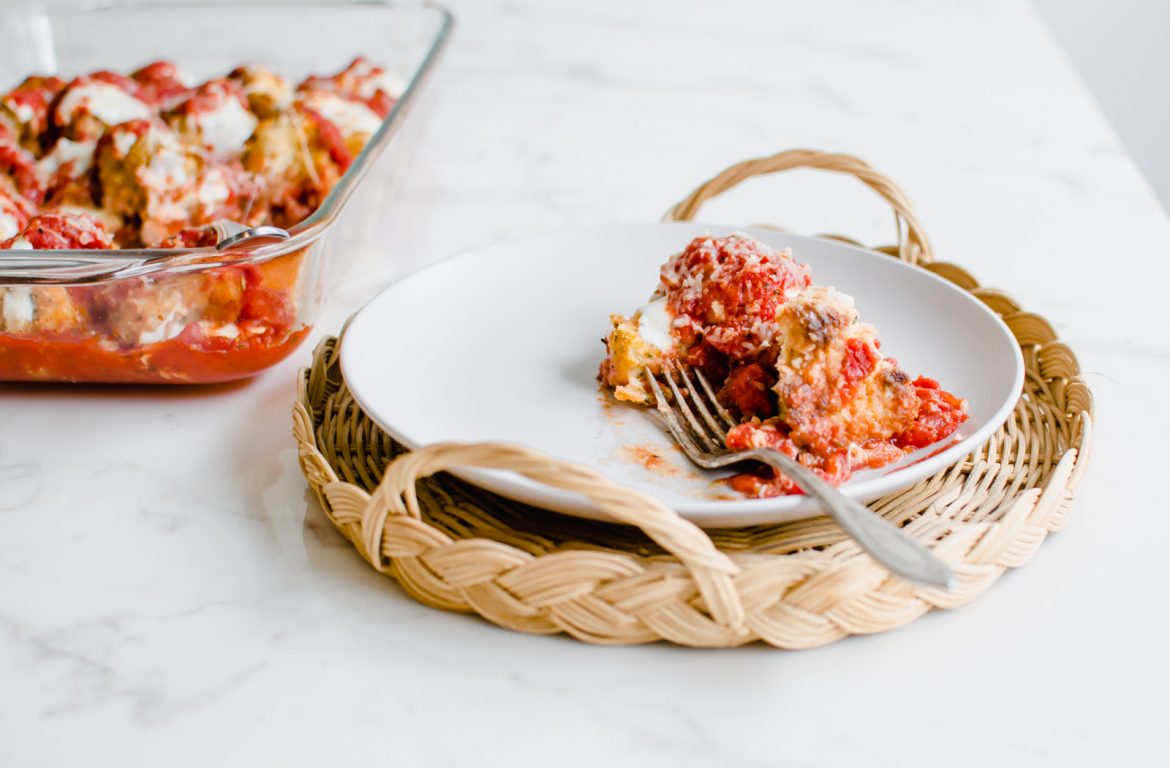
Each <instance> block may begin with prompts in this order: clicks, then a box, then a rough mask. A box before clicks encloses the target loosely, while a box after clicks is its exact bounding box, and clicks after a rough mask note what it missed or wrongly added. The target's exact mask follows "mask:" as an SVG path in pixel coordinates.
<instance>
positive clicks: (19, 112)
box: [3, 99, 37, 125]
mask: <svg viewBox="0 0 1170 768" xmlns="http://www.w3.org/2000/svg"><path fill="white" fill-rule="evenodd" d="M3 103H4V106H6V107H8V109H9V111H10V112H12V114H13V115H15V116H16V119H17V120H19V121H20V123H21V125H26V124H28V123H30V122H32V119H33V118H34V117H36V116H37V111H36V110H35V109H33V108H32V106H31V105H29V104H25V103H23V102H19V101H16V100H15V99H5V100H4V102H3Z"/></svg>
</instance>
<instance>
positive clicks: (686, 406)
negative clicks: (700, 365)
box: [646, 361, 736, 461]
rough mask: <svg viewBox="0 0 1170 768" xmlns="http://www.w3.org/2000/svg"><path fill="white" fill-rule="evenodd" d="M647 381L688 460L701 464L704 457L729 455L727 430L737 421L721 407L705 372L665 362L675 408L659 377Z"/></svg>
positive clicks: (667, 424) (648, 375)
mask: <svg viewBox="0 0 1170 768" xmlns="http://www.w3.org/2000/svg"><path fill="white" fill-rule="evenodd" d="M646 378H647V379H649V382H650V389H651V391H652V392H653V393H654V404H655V406H656V407H657V408H658V412H659V413H661V414H662V418H663V420H665V421H666V426H667V429H669V430H670V433H671V435H673V436H674V439H675V440H677V441H678V444H679V446H680V447H682V449H683V451H684V452H686V454H687V456H689V457H690V458H691V459H692V460H694V461H698V459H700V458H702V455H703V454H706V456H708V457H710V456H718V455H722V454H726V453H728V450H727V445H726V442H725V440H726V437H727V430H728V429H730V428H731V427H734V426H735V425H736V421H735V419H734V418H732V416H731V414H730V413H728V412H727V409H726V408H724V407H723V406H722V405H720V404H719V400H718V398H716V397H715V390H714V388H712V386H711V384H710V382H708V381H707V378H706V377H705V376H703V374H702V372H701V371H699V370H697V369H691V368H689V367H687V366H685V365H681V364H677V363H674V362H671V361H664V362H663V364H662V379H663V380H665V382H666V385H667V387H668V388H669V389H670V393H671V394H672V395H673V396H674V397H673V400H674V405H673V407H672V405H671V402H670V400H669V399H668V398H667V397H666V393H665V392H664V391H663V389H662V387H661V385H660V384H659V383H658V380H657V377H655V376H652V375H650V374H649V373H647V375H646ZM696 381H697V382H698V384H697V385H696V383H695V382H696ZM696 412H697V415H696ZM716 416H718V418H716Z"/></svg>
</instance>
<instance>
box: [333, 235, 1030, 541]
mask: <svg viewBox="0 0 1170 768" xmlns="http://www.w3.org/2000/svg"><path fill="white" fill-rule="evenodd" d="M599 227H606V228H607V229H608V230H609V231H610V232H612V230H613V229H614V228H622V229H645V230H651V229H666V228H671V229H694V228H696V227H699V228H717V229H727V230H733V231H736V232H742V233H745V234H748V235H749V236H752V237H757V235H756V234H753V233H758V234H759V235H762V236H768V235H777V234H779V235H783V236H784V237H786V238H793V239H795V240H803V241H809V242H816V243H819V244H828V245H829V246H830V247H833V248H841V249H848V250H852V251H858V252H861V253H862V254H863V255H864V256H865V257H866V258H882V257H885V258H889V259H891V261H893V262H895V263H896V264H897V265H899V266H900V267H906V268H910V269H916V270H918V271H919V273H920V274H921V275H923V276H925V277H926V278H928V279H931V280H934V281H935V282H937V283H938V284H940V285H941V286H943V287H944V289H945V290H948V291H950V292H952V293H954V294H956V295H957V297H958V298H959V300H962V301H966V302H969V303H971V304H973V305H974V306H975V307H976V308H977V309H978V310H979V311H981V312H982V313H983V314H984V315H985V316H987V317H988V318H990V319H991V320H992V322H993V324H994V325H995V326H996V327H997V330H998V331H999V332H1000V334H1002V335H1003V337H1004V338H1005V339H1007V340H1009V341H1010V342H1011V343H1010V344H1009V345H1008V348H1009V349H1010V350H1011V351H1012V352H1013V361H1012V362H1013V366H1014V371H1013V384H1012V391H1014V392H1016V393H1017V394H1016V395H1014V396H1013V397H1011V398H1009V399H1007V400H1005V401H1004V402H1003V403H1001V404H1000V406H999V408H998V410H996V412H995V413H994V414H993V415H992V416H991V417H990V418H989V419H988V420H987V422H986V423H985V424H984V425H983V426H982V427H980V428H979V429H977V430H975V431H974V432H973V433H972V434H971V435H968V436H967V437H965V438H963V439H962V440H959V441H957V442H955V443H954V444H952V445H948V446H946V447H945V448H942V449H941V450H937V451H936V452H934V453H932V454H929V455H927V456H925V457H923V458H922V459H920V460H918V461H916V462H913V463H911V464H909V465H907V466H906V467H903V468H901V469H899V470H895V471H893V472H890V473H887V474H884V475H878V476H875V477H873V478H868V479H866V480H863V481H860V482H858V483H853V484H850V483H846V484H844V485H843V486H842V487H841V489H842V491H843V492H844V493H845V494H846V495H848V496H850V497H852V498H856V499H858V500H860V501H862V502H863V503H866V502H869V501H872V500H875V499H877V498H880V497H882V496H885V495H887V494H890V493H895V492H897V491H900V490H903V489H905V488H908V487H910V486H911V485H913V484H914V483H918V482H921V481H922V480H925V479H927V478H929V477H930V476H931V475H933V474H936V473H937V472H939V471H941V470H943V469H945V468H947V467H950V466H951V465H953V464H954V463H955V462H956V461H958V460H960V459H962V457H963V456H965V455H967V454H969V453H971V452H972V451H973V450H975V448H977V447H978V446H979V445H982V444H983V442H985V441H986V440H987V439H988V438H989V437H990V436H991V435H992V434H994V433H995V431H996V430H998V429H999V428H1000V427H1002V426H1003V424H1004V423H1005V422H1006V421H1007V420H1008V418H1009V417H1010V416H1011V413H1012V412H1013V411H1014V410H1015V408H1016V406H1017V405H1018V403H1019V399H1020V396H1021V395H1022V393H1023V383H1024V376H1025V366H1024V359H1023V353H1022V351H1021V349H1020V347H1019V343H1018V341H1017V340H1016V339H1015V336H1014V335H1013V334H1012V332H1011V329H1010V328H1009V327H1008V325H1007V323H1005V322H1004V320H1003V318H1002V317H1000V315H999V314H998V313H996V312H995V311H994V310H993V309H991V307H989V306H988V305H987V304H986V303H984V302H983V301H981V300H980V299H979V298H978V297H977V296H974V295H973V294H971V292H970V291H967V290H966V289H964V288H962V287H961V286H959V285H957V284H955V283H952V282H951V281H949V280H947V279H946V278H944V277H941V276H940V275H937V274H935V273H933V272H931V271H930V270H927V269H923V268H922V267H920V266H919V265H916V264H909V263H907V262H904V261H901V260H898V259H896V258H895V257H890V256H886V255H885V254H881V253H880V252H878V251H874V250H872V249H869V248H865V247H863V246H858V245H854V244H852V243H847V242H842V241H839V240H833V239H830V238H823V237H814V236H809V235H800V234H796V233H791V232H779V231H776V230H769V229H765V228H761V227H751V226H734V225H725V224H716V223H709V222H702V223H700V222H692V221H687V222H654V223H645V222H610V223H592V224H581V225H572V226H563V227H553V228H549V229H545V230H538V231H535V232H530V233H528V234H526V235H521V236H518V237H511V238H506V239H504V240H500V241H497V242H493V243H487V244H483V245H479V246H475V247H472V248H469V249H466V250H463V251H460V252H458V253H456V254H453V255H451V256H449V257H446V258H442V259H439V260H438V261H436V262H434V263H432V264H428V265H426V266H423V267H422V268H420V269H417V270H414V271H412V272H410V273H408V274H406V275H403V276H402V277H401V278H400V279H398V280H396V281H395V282H393V283H391V284H390V285H388V286H386V287H385V288H383V289H382V290H381V291H379V293H378V294H377V295H376V296H374V297H373V298H371V299H370V300H369V301H368V302H366V303H365V304H364V305H363V306H362V307H361V308H360V309H358V310H357V311H356V312H355V313H353V315H351V317H350V318H349V320H348V321H347V322H346V327H345V329H344V330H343V334H342V336H343V339H342V343H340V348H341V352H340V365H341V373H342V377H343V379H344V380H345V381H346V385H347V387H348V388H349V391H350V394H351V396H352V397H353V398H354V401H355V402H356V403H357V404H358V406H359V407H360V408H361V409H362V410H363V411H364V412H365V413H366V415H367V416H369V417H370V419H371V420H372V421H374V423H375V424H377V425H378V426H379V427H381V428H382V430H384V431H385V432H386V433H387V434H388V435H389V436H390V437H391V438H393V439H394V440H395V441H396V442H398V443H400V444H401V445H403V446H404V447H405V448H407V449H408V450H417V449H418V448H420V447H422V445H423V444H422V443H419V442H418V441H415V440H412V439H411V438H410V437H409V436H407V435H405V434H403V433H401V432H399V431H398V430H396V429H394V428H393V427H392V426H391V425H390V424H387V423H384V421H383V420H382V419H380V418H378V416H377V414H376V413H375V412H374V411H373V410H371V409H370V408H369V400H368V399H366V398H363V397H362V395H361V393H360V391H359V389H358V388H355V387H354V386H353V384H352V383H351V381H352V378H351V376H350V375H349V371H350V370H351V368H350V364H348V363H347V361H348V360H349V359H350V355H347V349H350V348H351V347H347V346H346V345H345V344H344V343H343V342H344V336H345V335H347V334H348V332H350V331H351V329H352V328H353V327H355V326H357V327H360V324H361V321H362V318H363V316H368V314H369V312H368V310H369V309H370V308H371V307H372V306H374V305H376V304H378V303H379V302H381V301H384V300H387V299H386V297H387V296H388V295H390V294H392V293H393V292H394V291H396V290H401V286H402V285H403V284H406V283H409V281H411V280H413V279H416V278H419V277H421V276H423V275H425V274H426V273H429V272H431V271H437V270H439V269H442V268H450V267H451V265H452V264H453V263H458V262H461V261H463V260H468V259H474V258H482V257H483V254H484V253H485V252H490V251H493V250H496V249H501V248H504V249H506V248H508V247H510V246H514V245H517V244H520V243H525V242H529V241H533V240H541V239H545V238H549V237H557V236H563V235H570V234H572V233H575V232H581V231H591V230H595V229H597V228H599ZM526 447H529V448H535V449H536V450H541V451H543V449H540V448H536V447H535V446H526ZM550 455H554V454H550ZM557 458H558V459H559V458H560V457H557ZM569 461H571V460H569ZM573 463H577V464H579V465H580V466H585V467H587V468H589V469H592V470H595V471H596V470H597V468H596V467H593V466H591V465H589V464H581V463H580V462H573ZM919 465H927V466H930V467H931V469H930V470H929V471H928V472H927V473H926V474H923V475H921V476H919V477H917V479H913V480H911V479H907V480H906V482H897V480H894V481H893V482H891V481H890V479H891V478H897V477H898V475H900V474H901V472H902V471H904V470H906V469H909V467H911V466H919ZM448 471H449V472H450V474H452V475H454V476H455V477H458V478H459V479H461V480H464V481H466V482H468V483H470V484H472V485H474V486H476V487H478V488H480V489H482V490H485V491H488V492H491V493H495V494H497V495H500V496H503V497H505V498H508V499H511V500H513V501H517V502H520V503H523V504H528V505H530V506H534V507H537V508H539V509H543V510H545V511H548V512H552V513H555V514H567V515H570V516H574V517H580V518H585V519H590V520H598V521H605V522H615V521H614V519H613V518H612V517H610V516H608V515H607V514H606V513H605V512H604V511H603V510H601V509H599V508H598V507H597V506H596V505H595V504H594V503H593V502H591V501H590V500H589V499H588V498H586V497H585V496H584V495H582V494H578V493H574V492H571V491H563V490H560V489H557V488H552V487H550V486H544V485H540V484H538V483H536V482H535V481H531V480H529V479H528V478H525V477H522V476H520V475H517V474H515V473H513V472H509V471H507V470H490V469H478V468H473V467H457V468H451V469H450V470H448ZM615 482H616V481H615ZM874 486H881V488H880V489H878V488H875V487H874ZM659 500H660V501H663V503H665V504H666V505H667V506H670V507H672V508H674V509H675V511H676V512H677V513H678V514H679V515H680V516H682V517H683V518H685V519H687V520H689V521H691V522H693V523H695V524H697V525H699V526H701V527H704V528H730V527H742V526H745V525H757V524H768V523H784V522H791V521H795V520H802V519H807V518H810V517H815V516H817V515H819V514H821V512H820V509H819V507H818V506H817V505H816V503H815V502H814V501H813V500H812V499H810V498H808V497H806V496H781V497H775V498H771V499H748V498H744V499H734V500H726V499H696V500H695V504H696V505H697V508H692V509H678V508H675V506H674V505H671V504H670V503H669V502H668V501H667V500H665V499H661V498H659ZM777 505H780V506H777Z"/></svg>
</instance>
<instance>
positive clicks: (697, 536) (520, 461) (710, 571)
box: [362, 443, 747, 632]
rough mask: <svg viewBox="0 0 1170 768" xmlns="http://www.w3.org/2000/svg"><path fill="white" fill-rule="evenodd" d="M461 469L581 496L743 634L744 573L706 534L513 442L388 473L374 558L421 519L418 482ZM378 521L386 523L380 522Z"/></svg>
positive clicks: (374, 508) (448, 449)
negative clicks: (737, 579) (671, 565)
mask: <svg viewBox="0 0 1170 768" xmlns="http://www.w3.org/2000/svg"><path fill="white" fill-rule="evenodd" d="M455 467H476V468H482V469H505V470H509V471H511V472H516V473H517V474H520V475H523V476H524V477H527V478H529V479H531V480H535V481H536V482H538V483H542V484H544V485H547V486H550V487H553V488H559V489H561V490H566V491H572V492H574V493H580V494H582V495H583V496H586V497H588V498H589V500H590V501H592V502H593V503H595V504H597V506H599V507H600V508H601V509H603V510H604V511H605V512H606V513H608V514H609V515H611V516H612V517H613V518H614V519H615V520H618V521H621V522H623V523H628V524H630V525H634V526H637V527H638V528H640V529H641V530H642V531H644V532H645V533H646V535H648V536H649V537H650V538H652V539H653V540H654V541H655V542H657V543H658V544H659V545H660V546H661V547H662V548H663V549H665V550H666V551H668V552H670V553H671V554H672V555H674V556H675V557H677V558H678V560H679V562H681V563H683V564H684V565H685V566H686V567H687V569H688V570H689V571H690V573H691V575H692V576H693V577H694V579H695V582H696V583H697V585H698V587H699V591H700V593H701V594H702V596H703V599H704V601H705V602H706V607H707V611H708V612H709V613H710V615H711V617H712V618H714V620H715V621H716V622H717V623H719V624H720V625H722V626H725V627H731V628H733V629H737V630H739V631H742V632H746V631H747V629H746V627H745V626H744V620H745V612H744V608H743V604H742V603H741V601H740V599H739V594H738V592H737V591H736V589H735V584H734V581H733V578H732V577H733V576H734V575H735V574H736V573H738V572H739V568H738V567H737V566H736V565H735V563H733V562H732V561H731V559H730V558H729V557H727V555H725V554H723V553H722V552H720V551H719V550H718V549H717V548H716V547H715V545H714V544H713V543H712V542H711V539H710V538H708V536H707V534H705V533H703V531H702V530H701V529H700V528H699V527H698V526H697V525H695V524H694V523H691V522H689V521H687V520H684V519H683V518H681V517H679V516H678V514H677V513H676V512H675V511H674V510H672V509H670V508H669V507H667V506H666V505H665V504H663V503H662V502H660V501H658V500H657V499H655V498H653V497H651V496H647V495H645V494H643V493H639V492H638V491H635V490H632V489H629V488H624V487H622V486H620V485H617V484H616V483H614V482H612V481H610V480H609V479H608V478H606V477H605V476H604V475H602V474H600V473H598V472H595V471H594V470H592V469H589V468H588V467H583V466H581V465H579V464H574V463H572V462H568V461H562V460H560V459H555V458H553V457H551V456H547V455H545V454H543V453H540V452H539V451H535V450H532V449H531V448H525V447H524V446H520V445H512V444H507V443H437V444H434V445H429V446H425V447H423V448H419V449H418V450H415V451H411V452H409V453H405V454H403V455H401V456H399V457H398V458H396V459H394V461H392V462H391V463H390V465H389V466H388V467H387V468H386V473H385V475H384V476H383V478H382V482H381V483H380V484H379V486H378V488H377V489H376V490H375V491H374V493H373V494H372V496H371V497H370V502H369V504H368V505H367V507H366V509H367V510H368V511H369V512H370V513H371V515H372V516H373V519H370V518H369V517H368V516H367V517H366V519H363V521H362V530H363V534H364V536H365V537H366V539H367V541H366V542H365V543H366V548H367V551H368V552H378V551H380V546H379V544H380V541H381V538H382V533H381V531H382V527H383V525H384V523H385V518H386V516H387V515H389V514H395V515H409V516H411V517H413V518H415V519H420V518H421V512H420V510H419V506H418V496H417V483H418V481H419V480H421V479H422V478H424V477H427V476H429V475H433V474H435V473H436V472H441V471H444V470H449V469H452V468H455ZM377 518H380V519H377Z"/></svg>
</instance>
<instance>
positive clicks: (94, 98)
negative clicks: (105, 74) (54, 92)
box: [57, 82, 151, 125]
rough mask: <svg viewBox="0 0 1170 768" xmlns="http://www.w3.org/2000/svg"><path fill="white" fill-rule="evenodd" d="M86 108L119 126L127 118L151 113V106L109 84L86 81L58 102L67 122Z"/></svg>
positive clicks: (70, 90)
mask: <svg viewBox="0 0 1170 768" xmlns="http://www.w3.org/2000/svg"><path fill="white" fill-rule="evenodd" d="M82 108H84V109H85V110H86V111H87V112H89V114H91V115H93V116H94V117H96V118H97V119H99V120H101V121H102V122H103V123H105V124H106V125H117V124H118V123H124V122H126V121H127V120H143V119H146V118H148V117H150V115H151V111H150V107H148V106H147V105H146V104H144V103H143V102H141V101H139V100H138V99H136V98H134V97H133V96H131V95H130V94H128V93H126V92H125V91H123V90H122V89H121V88H119V87H118V86H116V85H111V84H110V83H101V82H94V83H85V84H83V85H78V86H75V87H73V88H70V89H69V91H68V92H67V93H66V94H65V96H64V97H63V98H62V99H61V103H60V104H58V105H57V114H59V115H60V116H61V117H62V118H63V121H64V122H65V123H70V122H72V121H73V116H74V115H75V114H76V113H77V112H78V111H79V110H80V109H82Z"/></svg>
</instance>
